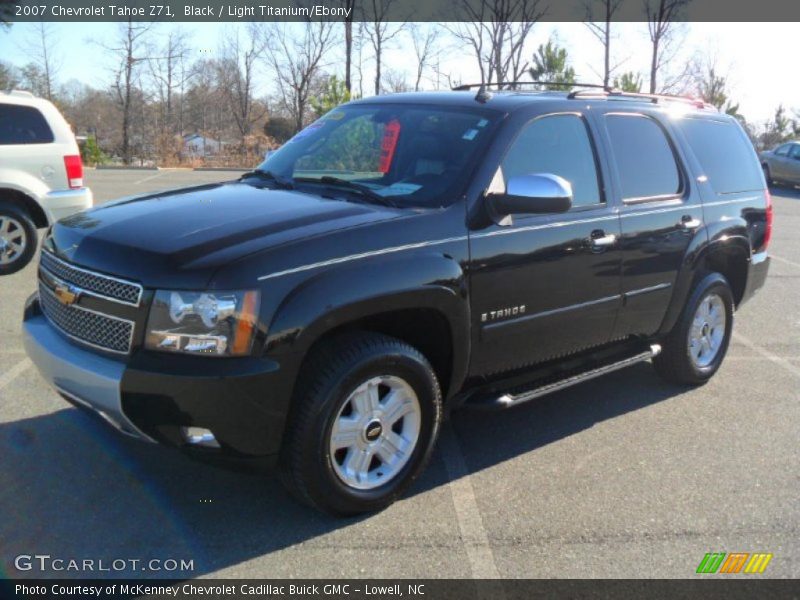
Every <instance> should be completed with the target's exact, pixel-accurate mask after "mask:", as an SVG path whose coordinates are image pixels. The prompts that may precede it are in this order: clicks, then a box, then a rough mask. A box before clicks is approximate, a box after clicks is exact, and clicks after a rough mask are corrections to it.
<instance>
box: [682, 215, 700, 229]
mask: <svg viewBox="0 0 800 600" xmlns="http://www.w3.org/2000/svg"><path fill="white" fill-rule="evenodd" d="M702 224H703V222H702V221H701V220H700V219H695V218H694V217H692V216H691V215H683V216H682V217H681V222H680V223H678V227H680V228H681V229H686V230H690V229H697V228H698V227H700V225H702Z"/></svg>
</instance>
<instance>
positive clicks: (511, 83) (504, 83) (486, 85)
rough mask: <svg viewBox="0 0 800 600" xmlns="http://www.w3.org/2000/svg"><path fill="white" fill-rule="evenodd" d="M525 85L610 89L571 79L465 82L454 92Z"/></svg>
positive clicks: (507, 88)
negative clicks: (575, 81)
mask: <svg viewBox="0 0 800 600" xmlns="http://www.w3.org/2000/svg"><path fill="white" fill-rule="evenodd" d="M523 85H543V86H550V87H559V86H560V87H564V86H570V87H585V88H600V89H603V90H605V89H608V88H606V87H605V86H604V85H602V84H599V83H574V82H571V81H500V82H497V83H464V84H461V85H458V86H456V87H454V88H452V90H453V91H454V92H467V91H469V90H471V89H474V88H479V89H480V88H483V89H486V88H490V87H491V88H497V89H498V90H514V89H516V88H518V87H519V86H523Z"/></svg>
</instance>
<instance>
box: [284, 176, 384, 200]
mask: <svg viewBox="0 0 800 600" xmlns="http://www.w3.org/2000/svg"><path fill="white" fill-rule="evenodd" d="M295 181H302V182H303V183H324V184H327V185H330V186H338V187H342V188H347V189H348V190H349V191H352V192H356V193H357V194H359V195H360V196H361V197H363V198H365V199H366V200H369V201H370V202H374V203H375V204H381V205H383V206H390V207H392V208H397V204H395V203H394V202H393V201H392V200H390V199H389V198H386V197H385V196H381V195H380V194H378V193H377V192H375V190H373V189H372V188H370V187H369V186H367V185H364V184H363V183H358V182H356V181H350V180H349V179H342V178H341V177H331V176H330V175H323V176H322V177H319V178H317V177H296V178H295Z"/></svg>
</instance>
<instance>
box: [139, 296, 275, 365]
mask: <svg viewBox="0 0 800 600" xmlns="http://www.w3.org/2000/svg"><path fill="white" fill-rule="evenodd" d="M258 304H259V293H258V292H257V291H244V292H171V291H165V290H159V291H157V292H156V294H155V297H154V298H153V305H152V307H151V308H150V317H149V319H148V320H147V336H146V338H145V342H144V345H145V348H148V349H150V350H160V351H163V352H183V353H186V354H202V355H210V356H243V355H246V354H249V353H250V350H251V349H252V347H253V338H254V337H255V331H256V321H257V315H258Z"/></svg>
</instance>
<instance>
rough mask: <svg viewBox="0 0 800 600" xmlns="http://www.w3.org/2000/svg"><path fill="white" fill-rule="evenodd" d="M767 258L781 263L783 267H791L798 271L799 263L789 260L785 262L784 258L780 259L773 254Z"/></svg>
mask: <svg viewBox="0 0 800 600" xmlns="http://www.w3.org/2000/svg"><path fill="white" fill-rule="evenodd" d="M769 256H770V258H772V259H773V260H777V261H778V262H781V263H783V264H785V265H791V266H793V267H797V268H798V269H800V263H796V262H793V261H791V260H786V259H785V258H781V257H780V256H775V255H774V254H770V255H769Z"/></svg>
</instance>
